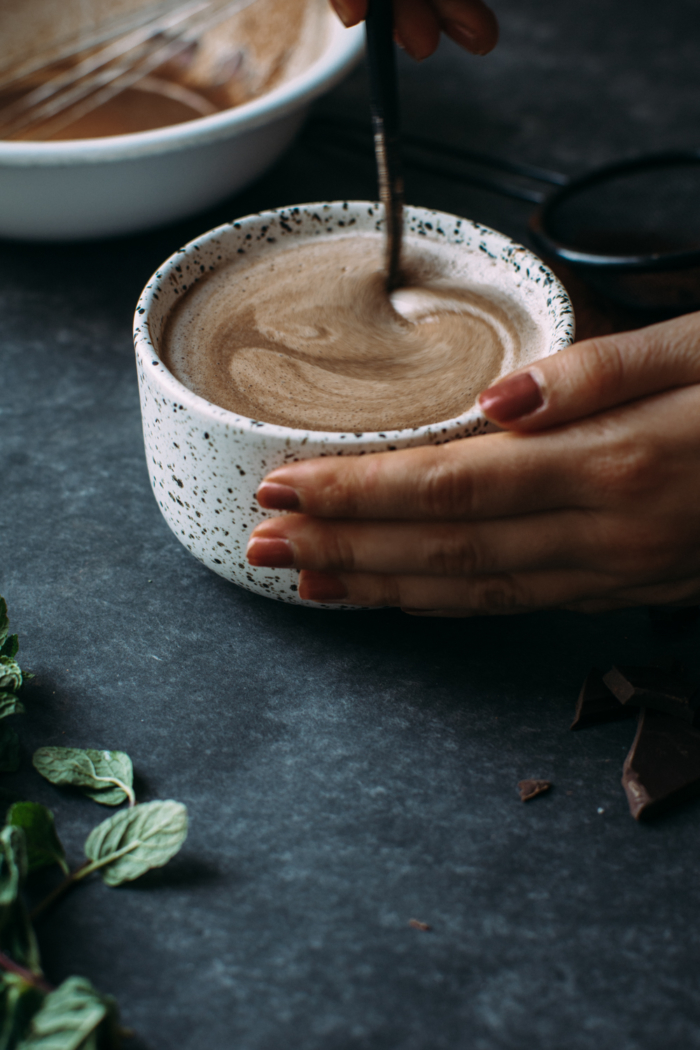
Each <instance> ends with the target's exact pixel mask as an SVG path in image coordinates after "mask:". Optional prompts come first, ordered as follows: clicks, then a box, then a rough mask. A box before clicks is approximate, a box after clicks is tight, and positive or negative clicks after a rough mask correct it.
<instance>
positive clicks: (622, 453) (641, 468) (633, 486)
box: [588, 439, 660, 503]
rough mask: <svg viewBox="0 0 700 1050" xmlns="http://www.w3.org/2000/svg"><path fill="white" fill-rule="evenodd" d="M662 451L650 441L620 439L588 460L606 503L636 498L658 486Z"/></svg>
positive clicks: (590, 473)
mask: <svg viewBox="0 0 700 1050" xmlns="http://www.w3.org/2000/svg"><path fill="white" fill-rule="evenodd" d="M659 465H660V464H659V450H658V449H655V448H654V447H653V446H652V445H651V444H650V443H648V442H646V441H643V440H642V441H639V440H637V441H632V440H627V439H619V440H617V441H612V442H610V444H609V445H608V446H607V447H603V449H602V450H601V451H600V453H599V454H598V455H596V456H593V457H591V459H590V460H589V463H588V473H589V479H590V480H591V481H592V483H593V487H594V489H595V491H596V492H597V495H598V496H599V497H600V498H601V499H602V500H603V501H605V502H607V501H611V502H613V503H615V502H619V501H620V500H621V499H622V500H623V501H626V500H633V499H635V498H639V497H642V496H647V495H649V494H650V493H651V492H652V491H653V490H654V489H657V488H658V482H659Z"/></svg>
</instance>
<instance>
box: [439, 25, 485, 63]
mask: <svg viewBox="0 0 700 1050" xmlns="http://www.w3.org/2000/svg"><path fill="white" fill-rule="evenodd" d="M442 28H443V30H444V31H445V32H446V33H447V35H448V36H449V37H452V39H453V40H454V41H455V43H457V44H460V45H461V46H462V47H464V48H466V49H467V51H471V53H472V54H473V55H485V54H486V52H485V51H484V48H483V45H482V43H481V40H480V39H479V37H478V36H477V34H476V33H474V32H473V31H472V30H471V29H467V27H466V26H463V25H460V24H459V22H451V21H446V22H443V23H442Z"/></svg>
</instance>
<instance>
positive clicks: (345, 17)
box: [331, 0, 354, 27]
mask: <svg viewBox="0 0 700 1050" xmlns="http://www.w3.org/2000/svg"><path fill="white" fill-rule="evenodd" d="M331 6H332V7H333V10H334V11H335V13H336V14H337V16H338V18H339V19H340V21H341V22H342V23H343V25H344V26H348V27H349V26H351V25H352V24H353V22H354V19H353V17H352V12H351V11H350V8H349V7H346V5H345V4H344V3H343V0H331Z"/></svg>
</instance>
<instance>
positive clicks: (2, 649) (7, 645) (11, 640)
mask: <svg viewBox="0 0 700 1050" xmlns="http://www.w3.org/2000/svg"><path fill="white" fill-rule="evenodd" d="M18 649H19V638H18V637H17V635H16V634H10V635H8V636H7V638H6V639H5V641H4V642H3V643H2V645H0V656H9V657H14V656H17V651H18ZM0 1050H2V1044H0Z"/></svg>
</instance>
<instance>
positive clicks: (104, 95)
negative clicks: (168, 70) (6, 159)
mask: <svg viewBox="0 0 700 1050" xmlns="http://www.w3.org/2000/svg"><path fill="white" fill-rule="evenodd" d="M254 2H255V0H191V2H190V3H186V4H184V5H180V6H178V7H176V8H175V9H173V8H172V6H170V7H169V8H167V9H166V10H164V9H163V5H162V4H161V5H159V6H158V8H156V9H154V8H150V9H149V11H148V12H143V11H141V12H139V13H138V14H137V15H135V16H133V17H132V18H131V19H129V20H124V19H122V20H120V21H119V22H113V23H112V24H111V25H108V26H105V27H104V28H103V29H102V30H101V31H100V32H99V33H96V34H93V35H92V36H91V37H90V38H88V39H81V40H77V41H73V42H68V43H67V44H66V45H65V46H64V47H58V48H54V49H53V51H51V52H49V53H46V54H44V55H38V56H35V57H34V58H33V59H31V60H28V61H26V62H24V63H21V64H19V65H15V66H14V67H12V68H9V69H8V68H5V69H0V92H2V93H3V94H5V95H6V96H10V98H11V101H9V102H8V103H6V104H5V105H4V106H2V107H0V138H2V139H15V138H18V137H20V136H21V137H22V138H29V137H31V138H33V139H46V138H49V137H50V136H51V135H53V134H55V133H56V132H57V131H59V130H60V129H61V128H63V127H65V126H66V125H68V124H72V123H73V122H74V121H76V120H78V119H79V118H80V117H82V116H84V115H85V114H86V113H89V112H91V111H92V110H94V109H96V108H97V107H98V106H101V105H104V103H106V102H108V101H109V100H110V99H112V98H114V97H115V96H116V95H119V94H120V93H121V92H122V91H125V90H126V89H127V88H130V87H132V86H133V85H134V84H137V83H138V82H139V81H142V80H144V79H145V78H147V77H148V75H149V74H150V73H152V72H153V71H154V70H155V69H157V68H158V67H160V66H163V65H165V64H166V63H167V62H171V61H172V60H173V59H177V58H179V57H180V56H182V55H183V54H184V53H186V52H187V51H188V50H190V49H192V48H193V46H195V45H196V43H197V41H198V39H199V38H200V37H201V36H202V35H203V34H204V33H206V32H208V31H209V30H211V29H213V28H214V27H215V26H217V25H219V24H220V23H221V22H224V21H225V20H226V19H228V18H230V17H231V16H232V15H234V14H237V13H238V12H239V11H242V10H243V9H244V8H246V7H249V6H250V5H251V4H252V3H254ZM37 81H39V83H38V84H37ZM215 108H216V107H212V110H211V111H212V112H214V111H215Z"/></svg>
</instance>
